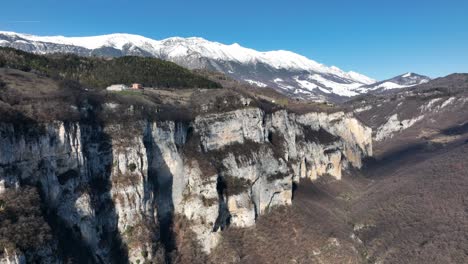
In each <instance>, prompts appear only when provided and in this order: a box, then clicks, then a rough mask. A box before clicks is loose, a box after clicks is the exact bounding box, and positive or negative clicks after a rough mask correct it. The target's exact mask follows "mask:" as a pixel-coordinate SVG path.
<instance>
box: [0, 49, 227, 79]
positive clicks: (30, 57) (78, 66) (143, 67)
mask: <svg viewBox="0 0 468 264" xmlns="http://www.w3.org/2000/svg"><path fill="white" fill-rule="evenodd" d="M0 67H8V68H13V69H19V70H24V71H31V70H34V71H36V72H40V73H43V74H46V75H48V76H51V77H54V78H57V79H67V80H74V81H79V82H81V83H83V84H85V85H87V86H90V87H93V88H105V87H107V86H109V85H112V84H118V83H125V84H130V83H134V82H137V83H142V84H143V85H144V86H150V87H163V88H168V87H172V88H220V87H221V85H220V84H218V83H216V82H213V81H210V80H208V79H206V78H204V77H202V76H200V75H197V74H194V73H193V72H191V71H189V70H187V69H185V68H183V67H180V66H178V65H176V64H175V63H172V62H167V61H163V60H160V59H155V58H142V57H135V56H133V57H130V56H128V57H120V58H114V59H103V58H86V57H79V56H76V55H54V56H43V55H42V56H41V55H36V54H30V53H27V52H23V51H19V50H15V49H10V48H1V47H0Z"/></svg>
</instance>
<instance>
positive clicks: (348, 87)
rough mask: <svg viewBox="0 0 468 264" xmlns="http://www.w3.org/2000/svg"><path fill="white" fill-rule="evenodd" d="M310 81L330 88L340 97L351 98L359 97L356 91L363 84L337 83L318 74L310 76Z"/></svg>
mask: <svg viewBox="0 0 468 264" xmlns="http://www.w3.org/2000/svg"><path fill="white" fill-rule="evenodd" d="M308 78H309V80H314V81H316V82H318V83H320V84H322V85H323V86H324V87H327V88H330V89H331V92H333V93H334V94H337V95H340V96H346V97H351V96H355V95H358V94H359V93H357V92H355V91H354V90H355V89H357V88H359V87H360V86H361V84H359V83H337V82H334V81H331V80H328V79H325V78H324V77H323V76H321V75H318V74H312V75H309V77H308Z"/></svg>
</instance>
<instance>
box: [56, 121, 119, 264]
mask: <svg viewBox="0 0 468 264" xmlns="http://www.w3.org/2000/svg"><path fill="white" fill-rule="evenodd" d="M78 124H79V127H80V133H79V134H78V135H77V134H75V136H77V137H79V140H80V142H81V149H80V150H79V151H81V152H82V155H83V163H82V166H79V167H78V168H74V169H71V170H69V171H67V172H65V173H63V174H60V175H57V178H58V181H59V182H60V184H61V185H65V184H67V182H68V181H70V180H73V181H74V182H75V183H74V184H73V185H72V186H74V187H72V189H71V190H70V189H63V191H62V193H61V195H62V198H61V199H60V200H59V201H62V200H66V199H69V198H70V197H74V198H72V199H74V200H73V201H71V204H73V205H74V204H75V203H76V200H77V198H76V195H75V194H78V195H81V194H84V193H87V194H88V195H89V197H90V206H91V207H92V208H93V209H94V213H95V215H94V219H93V218H92V217H91V218H89V217H87V216H81V219H80V220H79V221H78V222H72V223H70V221H67V220H66V219H64V218H63V217H64V215H63V214H64V213H63V212H62V213H59V212H58V207H55V208H54V207H52V208H49V209H50V210H49V213H48V217H47V219H48V222H49V224H50V226H51V227H52V230H53V232H54V235H55V237H56V238H57V240H58V251H59V252H58V254H59V255H60V257H61V259H62V260H63V261H64V262H65V263H128V252H127V248H126V246H125V245H124V243H123V242H122V238H121V236H120V233H119V231H118V228H117V223H118V214H117V213H116V209H115V204H114V202H113V200H112V197H111V192H110V191H111V187H112V183H111V172H112V165H113V161H114V157H113V154H112V139H111V137H110V136H109V135H108V134H106V133H105V132H104V126H105V124H104V122H103V121H101V120H100V119H99V117H98V115H97V113H94V112H93V113H91V114H89V113H88V115H87V116H86V118H84V119H82V120H81V121H80V122H79V123H78ZM72 125H73V124H66V126H65V127H66V130H67V132H69V131H70V126H72ZM70 192H73V193H74V194H73V193H72V194H70ZM67 196H68V197H67ZM67 213H70V214H77V215H80V213H78V211H77V208H73V209H72V211H71V212H67ZM66 216H68V215H66ZM70 224H73V225H72V226H70ZM83 224H84V225H85V226H88V228H91V229H92V230H89V229H88V230H86V227H84V228H83V226H80V225H83ZM84 232H86V233H88V235H90V236H91V237H92V236H95V238H91V239H90V240H92V241H93V242H92V243H90V241H87V239H86V237H85V236H86V234H85V233H84Z"/></svg>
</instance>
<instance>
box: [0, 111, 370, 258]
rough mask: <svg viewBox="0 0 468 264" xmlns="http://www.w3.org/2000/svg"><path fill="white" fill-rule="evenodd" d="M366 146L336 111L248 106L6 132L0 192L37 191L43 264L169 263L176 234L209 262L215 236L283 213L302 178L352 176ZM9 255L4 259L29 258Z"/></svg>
mask: <svg viewBox="0 0 468 264" xmlns="http://www.w3.org/2000/svg"><path fill="white" fill-rule="evenodd" d="M371 144H372V138H371V129H369V128H367V127H365V126H363V125H361V124H360V123H359V122H358V121H357V120H356V119H354V118H353V117H352V116H351V115H350V114H346V113H343V112H338V113H333V114H326V113H308V114H303V115H297V114H293V113H288V112H287V111H284V110H283V111H277V112H274V113H265V112H263V111H262V110H260V109H258V108H255V107H247V108H243V109H237V110H233V111H230V112H224V113H214V114H203V115H199V116H197V117H196V118H195V119H194V120H193V121H190V122H189V121H187V122H178V121H158V122H150V121H135V122H133V123H113V124H106V125H104V124H100V123H80V122H59V121H57V122H52V123H45V124H35V125H29V126H24V125H23V126H18V125H14V124H8V123H3V124H1V125H0V192H4V191H5V190H7V189H10V188H19V187H20V186H25V185H34V186H39V190H40V193H41V197H42V200H43V203H44V206H45V211H46V215H47V218H48V219H49V221H48V222H49V224H50V225H51V227H52V230H56V232H54V234H55V236H54V238H55V239H56V240H58V243H51V244H50V245H44V246H43V247H44V248H43V249H41V250H42V251H41V252H49V255H47V254H45V253H43V254H42V255H43V256H42V260H43V261H44V262H60V260H57V258H55V257H54V256H53V254H55V253H52V252H56V250H57V247H59V248H60V250H59V251H60V252H62V253H61V254H64V255H67V254H69V255H73V254H75V255H76V256H75V258H79V259H80V260H82V261H88V262H100V263H112V262H116V260H124V259H128V260H129V261H131V262H134V263H135V262H136V263H138V262H139V261H145V260H159V261H164V259H166V261H169V260H171V259H173V258H174V252H176V250H177V248H178V247H179V246H180V243H182V242H181V241H182V240H183V239H184V238H183V236H184V234H185V236H186V237H187V236H188V235H187V234H193V237H190V239H192V240H193V241H194V243H195V244H196V245H198V246H199V247H200V248H201V250H202V251H203V252H204V253H206V254H209V253H210V251H211V250H212V249H213V248H215V247H216V246H217V244H218V243H219V241H220V239H221V238H222V232H221V231H222V230H223V229H224V228H226V227H228V226H233V227H240V228H242V227H249V226H253V225H255V221H256V219H257V218H258V217H261V215H263V214H266V213H268V212H269V211H270V210H271V209H272V208H274V207H277V206H285V205H286V206H287V205H289V204H291V202H292V197H293V189H294V185H295V184H297V183H299V182H300V181H301V180H302V179H305V178H308V179H311V180H316V179H318V178H319V177H321V176H324V175H330V176H332V177H334V178H336V179H340V178H341V173H342V171H343V169H345V168H347V167H350V166H351V167H356V168H359V167H361V164H362V163H361V161H362V158H363V157H365V156H370V155H372V145H371ZM180 222H184V223H186V224H185V225H184V226H185V229H186V230H182V229H181V228H180V226H181V225H180V224H178V223H180ZM189 232H190V233H189ZM184 241H185V240H184ZM70 243H73V245H68V244H70ZM57 245H59V246H57ZM47 248H48V250H47ZM15 254H16V255H17V256H16V255H15V256H10V255H11V254H10V255H9V256H4V258H3V259H2V260H1V261H3V262H5V263H9V262H8V261H10V262H11V260H15V261H16V262H21V260H22V261H24V259H25V255H26V257H27V255H28V254H29V255H33V254H36V253H35V252H22V253H19V252H17V253H15Z"/></svg>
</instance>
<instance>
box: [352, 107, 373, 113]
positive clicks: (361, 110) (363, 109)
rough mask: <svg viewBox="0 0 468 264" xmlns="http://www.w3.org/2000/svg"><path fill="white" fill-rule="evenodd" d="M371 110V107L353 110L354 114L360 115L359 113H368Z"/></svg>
mask: <svg viewBox="0 0 468 264" xmlns="http://www.w3.org/2000/svg"><path fill="white" fill-rule="evenodd" d="M371 109H372V106H370V105H368V106H364V107H361V108H357V109H355V110H354V112H355V113H361V112H364V111H369V110H371Z"/></svg>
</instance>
